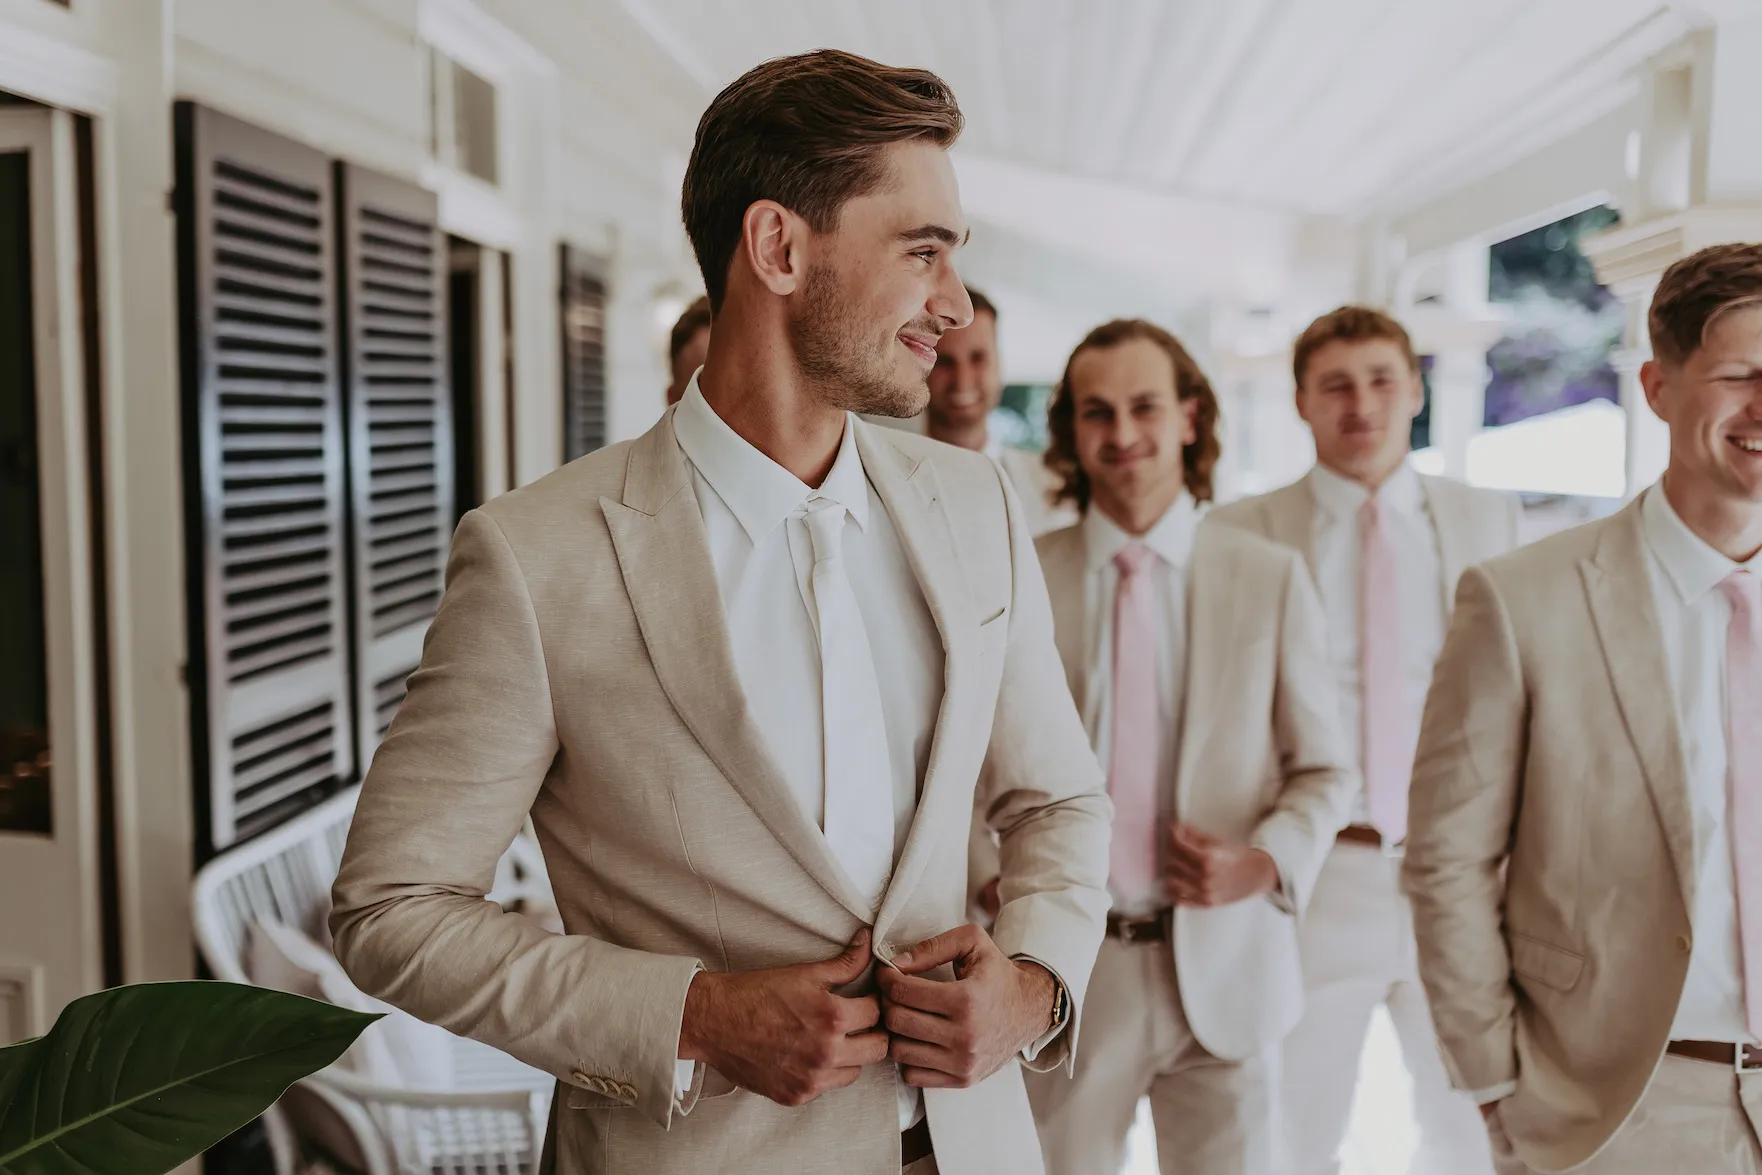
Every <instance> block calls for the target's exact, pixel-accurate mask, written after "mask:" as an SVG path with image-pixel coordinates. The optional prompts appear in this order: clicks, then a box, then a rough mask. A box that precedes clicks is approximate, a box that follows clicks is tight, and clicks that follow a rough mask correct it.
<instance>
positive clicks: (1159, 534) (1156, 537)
mask: <svg viewBox="0 0 1762 1175" xmlns="http://www.w3.org/2000/svg"><path fill="white" fill-rule="evenodd" d="M1198 528H1199V504H1198V503H1197V502H1195V501H1194V500H1193V495H1192V494H1190V493H1188V492H1187V491H1186V490H1182V491H1181V496H1180V497H1178V498H1176V499H1175V501H1174V504H1173V505H1171V506H1170V507H1169V508H1168V510H1166V511H1165V512H1164V513H1163V516H1162V517H1161V518H1159V519H1157V520H1156V525H1155V526H1153V527H1151V528H1150V530H1149V531H1148V532H1146V533H1145V534H1144V535H1142V536H1134V535H1129V534H1127V533H1126V532H1125V531H1124V530H1122V529H1121V528H1120V525H1119V524H1118V523H1117V522H1115V521H1114V520H1113V519H1111V518H1109V517H1108V516H1107V515H1106V514H1104V513H1102V512H1101V511H1100V510H1099V509H1097V508H1096V507H1095V506H1094V504H1093V503H1091V504H1090V507H1089V509H1087V510H1085V511H1084V512H1083V544H1084V549H1085V552H1086V562H1087V565H1088V569H1089V570H1090V571H1099V570H1100V569H1101V568H1103V567H1105V566H1107V565H1108V563H1110V562H1112V560H1113V557H1114V556H1115V555H1117V554H1119V553H1120V552H1121V551H1123V550H1125V549H1126V548H1127V547H1129V546H1131V545H1132V544H1133V543H1142V544H1143V545H1144V546H1146V547H1149V548H1150V549H1151V550H1152V551H1154V552H1155V553H1156V555H1157V557H1158V558H1160V559H1162V560H1163V561H1164V562H1166V563H1168V564H1169V565H1170V566H1172V567H1185V566H1186V565H1187V560H1188V559H1189V558H1190V557H1191V556H1192V554H1193V536H1194V534H1195V533H1196V532H1197V530H1198Z"/></svg>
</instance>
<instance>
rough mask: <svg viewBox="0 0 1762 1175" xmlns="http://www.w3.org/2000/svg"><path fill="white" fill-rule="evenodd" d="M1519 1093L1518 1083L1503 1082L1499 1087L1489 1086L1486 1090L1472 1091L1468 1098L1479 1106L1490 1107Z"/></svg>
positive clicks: (1469, 1092)
mask: <svg viewBox="0 0 1762 1175" xmlns="http://www.w3.org/2000/svg"><path fill="white" fill-rule="evenodd" d="M1516 1092H1517V1082H1515V1081H1501V1082H1500V1083H1499V1084H1498V1085H1489V1086H1487V1088H1485V1089H1471V1090H1469V1091H1468V1096H1469V1097H1471V1098H1473V1099H1474V1104H1475V1105H1477V1106H1490V1105H1492V1104H1493V1103H1494V1102H1502V1101H1504V1100H1505V1099H1506V1098H1508V1097H1510V1096H1511V1095H1512V1094H1514V1093H1516Z"/></svg>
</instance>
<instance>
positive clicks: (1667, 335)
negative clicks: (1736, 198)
mask: <svg viewBox="0 0 1762 1175" xmlns="http://www.w3.org/2000/svg"><path fill="white" fill-rule="evenodd" d="M1759 303H1762V245H1753V244H1736V245H1714V246H1712V247H1710V248H1706V249H1702V250H1701V251H1700V252H1699V253H1695V254H1693V255H1691V256H1688V257H1684V258H1683V259H1682V260H1681V261H1678V262H1677V263H1676V264H1674V265H1672V266H1671V267H1670V268H1669V269H1667V270H1665V271H1664V276H1663V277H1661V278H1659V279H1658V292H1657V293H1655V294H1653V295H1652V309H1651V311H1650V312H1649V313H1648V314H1647V315H1646V328H1647V330H1648V331H1649V332H1650V333H1651V335H1652V353H1653V354H1654V355H1656V356H1658V358H1660V359H1662V360H1664V361H1665V362H1666V363H1671V364H1676V363H1681V362H1683V361H1684V360H1685V359H1687V358H1688V357H1689V356H1690V355H1693V354H1694V353H1695V352H1696V351H1698V350H1700V349H1701V344H1702V343H1705V342H1706V341H1707V331H1708V329H1709V328H1710V327H1712V325H1713V323H1714V322H1715V321H1717V320H1718V319H1719V318H1720V317H1721V316H1723V315H1725V314H1727V313H1729V312H1730V311H1733V310H1736V309H1738V308H1739V307H1740V306H1753V305H1757V304H1759Z"/></svg>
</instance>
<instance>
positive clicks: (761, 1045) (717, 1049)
mask: <svg viewBox="0 0 1762 1175" xmlns="http://www.w3.org/2000/svg"><path fill="white" fill-rule="evenodd" d="M868 966H869V931H868V930H867V929H866V928H865V929H863V930H861V931H859V932H858V933H857V936H856V938H855V939H854V940H853V941H852V942H851V944H850V946H849V947H847V948H845V951H844V953H843V954H841V955H839V956H838V957H837V958H834V959H829V960H827V961H826V962H824V963H802V964H800V965H798V966H794V967H775V968H772V969H770V970H766V971H735V972H727V973H723V974H716V973H712V972H709V971H704V972H700V973H699V974H698V975H697V976H696V977H695V978H694V979H693V980H692V981H691V986H690V987H689V988H688V989H687V990H686V993H685V1021H684V1023H683V1024H682V1025H681V1027H680V1031H679V1056H680V1059H682V1060H688V1061H701V1062H703V1063H704V1064H706V1065H710V1066H713V1067H714V1068H715V1069H716V1071H717V1072H719V1073H721V1074H722V1075H723V1076H724V1077H726V1078H728V1079H729V1080H730V1081H732V1082H734V1084H736V1085H738V1086H740V1087H741V1088H743V1089H750V1090H752V1091H753V1092H754V1093H757V1094H762V1095H763V1096H765V1097H768V1098H770V1099H771V1100H772V1101H774V1102H777V1103H778V1104H780V1105H785V1106H800V1105H806V1104H807V1103H808V1102H811V1101H813V1100H814V1099H815V1098H817V1097H819V1096H820V1095H821V1094H823V1093H825V1092H826V1091H827V1090H829V1089H838V1088H839V1087H841V1086H845V1085H849V1084H851V1083H852V1082H854V1081H855V1080H856V1079H857V1078H858V1077H859V1076H860V1075H861V1074H862V1071H863V1066H864V1065H873V1064H875V1063H877V1062H878V1061H881V1060H882V1059H884V1058H885V1057H886V1056H887V1034H886V1033H885V1032H883V1031H881V1030H880V1029H879V1028H878V1027H877V1025H878V1024H879V1023H880V1020H881V1005H880V1002H879V1001H878V1000H877V999H876V998H875V997H874V996H872V995H867V996H860V997H858V998H855V999H847V998H845V997H843V996H837V995H833V994H832V989H833V988H836V987H842V986H844V985H845V984H847V983H855V982H856V981H857V980H859V979H861V978H862V977H863V973H864V972H865V971H866V970H867V969H868Z"/></svg>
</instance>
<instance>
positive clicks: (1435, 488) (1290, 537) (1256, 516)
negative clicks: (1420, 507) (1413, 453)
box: [1209, 474, 1523, 614]
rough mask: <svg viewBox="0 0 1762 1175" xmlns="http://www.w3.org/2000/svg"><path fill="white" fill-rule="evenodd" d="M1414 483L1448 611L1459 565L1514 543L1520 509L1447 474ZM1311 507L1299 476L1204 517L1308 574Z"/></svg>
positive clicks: (1313, 508) (1312, 544) (1312, 548)
mask: <svg viewBox="0 0 1762 1175" xmlns="http://www.w3.org/2000/svg"><path fill="white" fill-rule="evenodd" d="M1419 485H1420V492H1421V493H1423V494H1424V495H1425V502H1426V509H1427V510H1428V511H1429V512H1430V513H1431V516H1432V527H1433V529H1434V530H1435V531H1436V532H1437V535H1438V557H1439V560H1440V562H1441V563H1442V564H1443V567H1444V577H1443V584H1442V591H1443V593H1444V610H1445V612H1446V614H1448V612H1449V610H1450V603H1451V601H1452V600H1453V599H1454V598H1455V596H1456V581H1457V580H1458V579H1459V578H1460V577H1461V575H1462V573H1463V571H1464V570H1465V569H1467V568H1469V567H1472V566H1474V565H1475V564H1476V563H1482V562H1485V561H1486V560H1488V559H1491V558H1493V557H1494V556H1495V555H1503V554H1504V553H1505V552H1507V551H1509V550H1511V549H1512V548H1513V547H1515V546H1517V545H1518V542H1519V541H1520V540H1519V537H1518V536H1519V527H1520V525H1521V523H1522V518H1523V507H1522V505H1521V504H1520V503H1519V502H1518V501H1517V499H1516V498H1514V497H1512V496H1511V495H1509V494H1503V493H1499V492H1498V491H1496V490H1483V489H1477V488H1475V487H1473V486H1466V485H1463V484H1462V483H1461V482H1459V481H1455V480H1452V479H1451V478H1447V477H1431V476H1429V475H1427V474H1421V475H1420V478H1419ZM1315 511H1316V503H1315V493H1314V492H1313V491H1312V490H1311V489H1310V486H1309V479H1308V478H1307V477H1304V478H1299V479H1298V480H1297V481H1294V482H1292V483H1291V484H1290V485H1288V486H1284V487H1282V488H1280V489H1276V490H1273V491H1271V492H1270V493H1265V494H1260V495H1258V496H1256V497H1252V498H1244V499H1243V500H1242V501H1240V502H1231V503H1230V504H1229V505H1228V506H1219V507H1218V508H1217V509H1215V510H1213V511H1212V512H1211V514H1210V515H1209V517H1210V518H1212V519H1214V520H1216V521H1218V522H1225V523H1228V524H1230V525H1231V526H1239V527H1241V528H1242V529H1244V530H1250V531H1253V532H1254V533H1255V534H1258V535H1261V536H1262V537H1264V538H1269V539H1271V540H1273V541H1274V542H1275V543H1283V544H1284V545H1285V546H1287V547H1292V548H1295V549H1296V550H1298V551H1301V552H1302V553H1303V560H1304V562H1305V563H1306V564H1308V566H1309V572H1310V574H1311V575H1314V574H1315V573H1316V567H1315V541H1314V536H1315Z"/></svg>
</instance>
